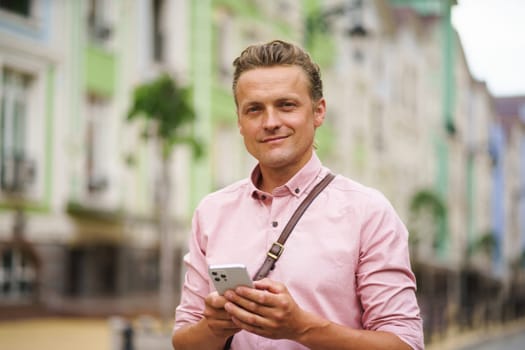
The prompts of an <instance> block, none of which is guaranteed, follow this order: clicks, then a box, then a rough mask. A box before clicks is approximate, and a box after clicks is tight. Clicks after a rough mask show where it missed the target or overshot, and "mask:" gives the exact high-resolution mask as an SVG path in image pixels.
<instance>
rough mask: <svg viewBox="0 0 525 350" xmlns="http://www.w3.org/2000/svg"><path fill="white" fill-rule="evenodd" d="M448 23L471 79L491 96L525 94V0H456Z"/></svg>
mask: <svg viewBox="0 0 525 350" xmlns="http://www.w3.org/2000/svg"><path fill="white" fill-rule="evenodd" d="M452 24H453V25H454V27H455V28H456V30H457V31H458V33H459V36H460V39H461V42H462V45H463V50H464V51H465V55H466V57H467V62H468V64H469V67H470V70H471V73H472V75H473V76H474V77H475V78H477V79H479V80H482V81H485V82H487V85H488V88H489V90H490V91H491V92H492V94H493V95H495V96H510V95H525V0H458V5H456V6H455V7H454V8H453V11H452Z"/></svg>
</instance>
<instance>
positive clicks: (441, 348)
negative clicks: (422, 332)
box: [425, 318, 525, 350]
mask: <svg viewBox="0 0 525 350" xmlns="http://www.w3.org/2000/svg"><path fill="white" fill-rule="evenodd" d="M518 332H525V318H523V319H518V320H514V321H509V322H507V323H505V324H498V325H492V326H486V327H481V328H479V329H475V330H471V331H467V332H464V333H455V334H454V333H453V332H450V334H448V335H447V336H446V337H445V339H443V340H439V341H436V342H433V343H432V344H429V345H428V346H426V347H425V349H426V350H461V349H463V348H466V347H468V346H473V345H476V344H480V343H482V342H486V341H487V340H489V339H493V338H499V337H505V336H508V335H511V334H515V333H518Z"/></svg>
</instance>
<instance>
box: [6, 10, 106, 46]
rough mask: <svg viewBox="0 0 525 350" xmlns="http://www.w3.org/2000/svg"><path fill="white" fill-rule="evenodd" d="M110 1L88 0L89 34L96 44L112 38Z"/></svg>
mask: <svg viewBox="0 0 525 350" xmlns="http://www.w3.org/2000/svg"><path fill="white" fill-rule="evenodd" d="M0 1H1V0H0ZM109 3H110V1H107V2H106V1H104V0H89V2H88V17H87V18H88V35H89V39H90V40H91V41H92V42H93V43H96V44H106V43H107V42H108V41H109V39H110V38H111V34H112V29H111V26H110V24H109V22H110V21H109V18H108V15H109V10H110V9H109V8H106V6H109V5H110V4H109Z"/></svg>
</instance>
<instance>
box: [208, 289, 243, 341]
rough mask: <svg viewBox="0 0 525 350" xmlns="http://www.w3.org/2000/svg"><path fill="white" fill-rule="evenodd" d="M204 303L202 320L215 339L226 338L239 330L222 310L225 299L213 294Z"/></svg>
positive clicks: (229, 316)
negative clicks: (205, 322) (204, 320)
mask: <svg viewBox="0 0 525 350" xmlns="http://www.w3.org/2000/svg"><path fill="white" fill-rule="evenodd" d="M204 302H205V306H204V318H205V319H206V321H207V324H208V328H209V329H210V330H211V332H212V333H213V334H214V335H215V336H216V337H225V338H227V337H229V336H231V335H233V334H235V333H237V332H239V331H240V330H241V329H240V328H239V327H238V326H236V325H235V324H234V323H233V322H232V316H231V315H230V314H229V313H228V312H226V310H225V309H224V304H226V302H227V300H226V298H224V297H223V296H220V295H219V294H218V293H217V292H213V293H211V294H209V295H208V296H207V297H206V299H205V300H204Z"/></svg>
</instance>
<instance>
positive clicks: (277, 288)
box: [253, 277, 286, 294]
mask: <svg viewBox="0 0 525 350" xmlns="http://www.w3.org/2000/svg"><path fill="white" fill-rule="evenodd" d="M253 284H254V287H255V288H256V289H262V290H266V291H268V292H271V293H274V294H279V293H283V292H285V291H286V287H285V286H284V284H282V283H279V282H276V281H274V280H271V279H269V278H267V277H266V278H263V279H262V280H259V281H254V283H253Z"/></svg>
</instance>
